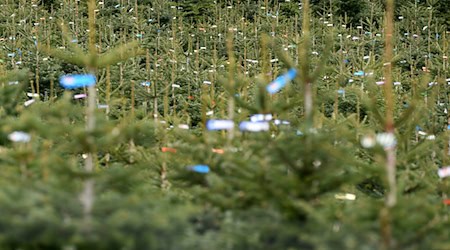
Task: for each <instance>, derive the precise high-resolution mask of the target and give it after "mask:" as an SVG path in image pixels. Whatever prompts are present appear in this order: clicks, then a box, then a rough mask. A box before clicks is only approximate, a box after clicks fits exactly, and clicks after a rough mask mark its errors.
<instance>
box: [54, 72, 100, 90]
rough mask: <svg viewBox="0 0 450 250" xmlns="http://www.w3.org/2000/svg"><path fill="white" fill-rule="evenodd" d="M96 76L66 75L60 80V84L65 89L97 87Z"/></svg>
mask: <svg viewBox="0 0 450 250" xmlns="http://www.w3.org/2000/svg"><path fill="white" fill-rule="evenodd" d="M95 81H96V79H95V76H94V75H91V74H87V75H65V76H61V78H59V83H60V84H61V86H62V87H63V88H65V89H76V88H83V87H89V86H92V85H95Z"/></svg>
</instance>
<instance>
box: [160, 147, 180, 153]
mask: <svg viewBox="0 0 450 250" xmlns="http://www.w3.org/2000/svg"><path fill="white" fill-rule="evenodd" d="M161 151H163V152H170V153H176V152H177V150H176V149H174V148H167V147H162V148H161Z"/></svg>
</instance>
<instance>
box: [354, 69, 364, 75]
mask: <svg viewBox="0 0 450 250" xmlns="http://www.w3.org/2000/svg"><path fill="white" fill-rule="evenodd" d="M353 75H355V76H364V71H362V70H360V71H356V72H355V73H354V74H353Z"/></svg>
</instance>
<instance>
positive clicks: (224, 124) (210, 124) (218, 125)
mask: <svg viewBox="0 0 450 250" xmlns="http://www.w3.org/2000/svg"><path fill="white" fill-rule="evenodd" d="M233 128H234V122H233V121H231V120H208V121H207V122H206V129H208V130H230V129H233Z"/></svg>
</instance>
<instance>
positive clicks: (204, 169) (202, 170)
mask: <svg viewBox="0 0 450 250" xmlns="http://www.w3.org/2000/svg"><path fill="white" fill-rule="evenodd" d="M189 169H190V170H192V171H194V172H197V173H200V174H207V173H209V167H208V166H207V165H195V166H190V167H189Z"/></svg>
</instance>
